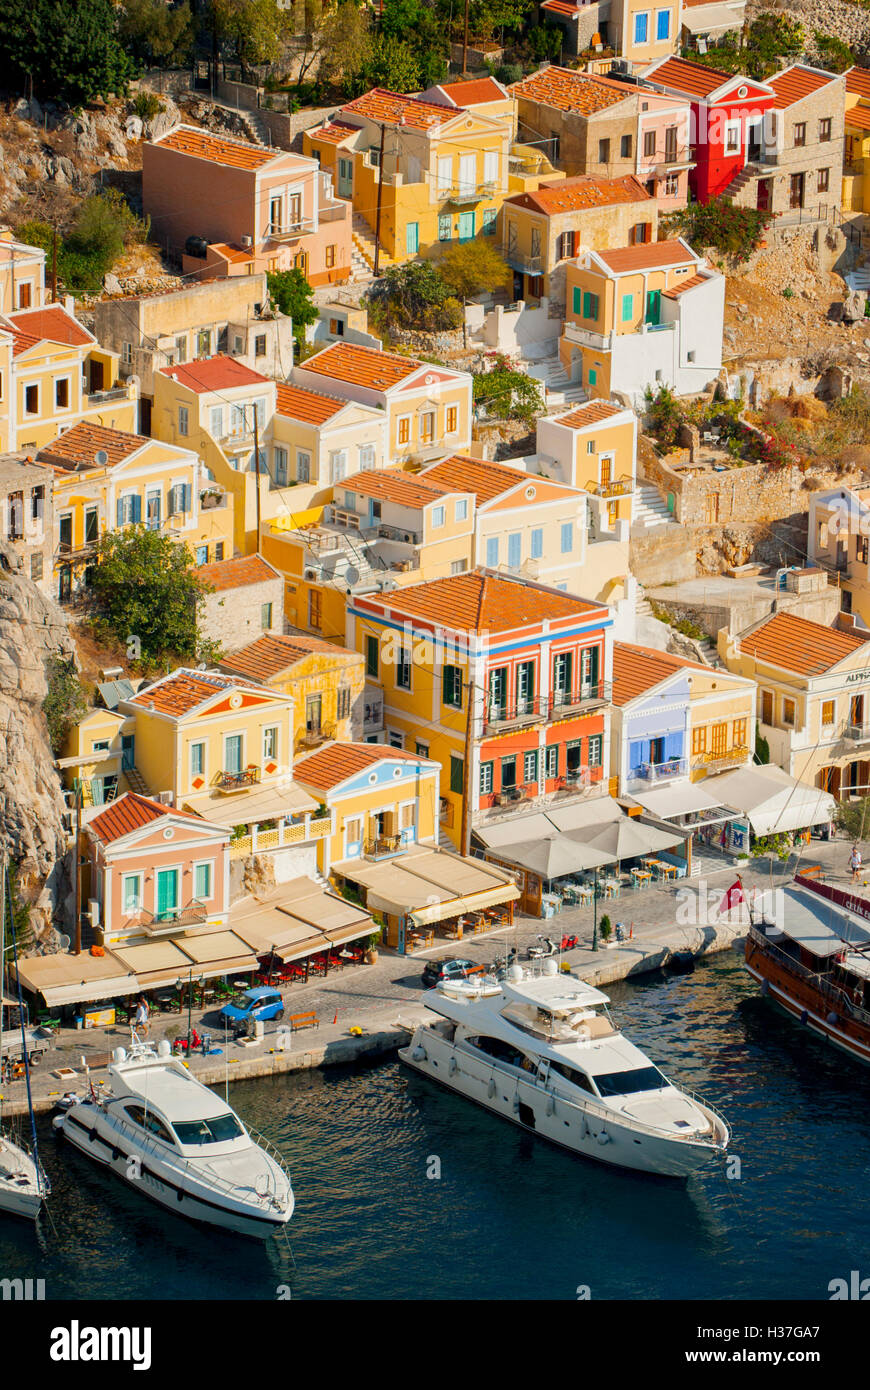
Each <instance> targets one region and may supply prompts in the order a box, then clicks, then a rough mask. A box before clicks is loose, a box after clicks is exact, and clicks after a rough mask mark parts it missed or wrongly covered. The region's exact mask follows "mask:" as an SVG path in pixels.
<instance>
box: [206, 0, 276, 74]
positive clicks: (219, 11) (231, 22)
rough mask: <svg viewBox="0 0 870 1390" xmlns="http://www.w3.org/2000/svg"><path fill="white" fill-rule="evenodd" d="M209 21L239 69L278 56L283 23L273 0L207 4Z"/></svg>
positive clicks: (226, 0) (228, 0)
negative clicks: (231, 51) (232, 52)
mask: <svg viewBox="0 0 870 1390" xmlns="http://www.w3.org/2000/svg"><path fill="white" fill-rule="evenodd" d="M210 19H211V26H212V30H213V33H214V35H215V36H216V38H217V39H218V40H224V41H227V42H229V43H231V44H232V45H233V47H234V48H235V50H236V53H237V55H238V58H239V61H240V63H241V64H242V66H243V67H253V66H255V65H256V64H258V63H271V62H274V61H275V59H276V58H277V57H278V56H279V53H280V42H279V33H280V32H281V30H282V29H283V27H284V19H283V17H282V13H281V11H280V10H279V9H278V5H277V3H276V0H211V15H210Z"/></svg>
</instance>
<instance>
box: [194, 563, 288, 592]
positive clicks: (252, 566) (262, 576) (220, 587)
mask: <svg viewBox="0 0 870 1390" xmlns="http://www.w3.org/2000/svg"><path fill="white" fill-rule="evenodd" d="M196 574H197V577H198V578H199V579H201V580H202V582H203V584H208V585H209V587H210V588H212V589H214V590H215V591H216V592H217V593H222V592H223V591H224V590H225V589H241V588H243V587H244V586H245V585H246V584H262V583H263V582H264V580H266V579H279V578H280V575H278V574H277V572H276V571H275V570H274V569H273V568H272V566H271V565H270V564H269V563H268V562H267V561H266V560H264V559H263V557H262V555H239V556H238V558H237V559H234V560H215V561H213V562H212V564H210V565H200V566H199V568H198V569H197V571H196Z"/></svg>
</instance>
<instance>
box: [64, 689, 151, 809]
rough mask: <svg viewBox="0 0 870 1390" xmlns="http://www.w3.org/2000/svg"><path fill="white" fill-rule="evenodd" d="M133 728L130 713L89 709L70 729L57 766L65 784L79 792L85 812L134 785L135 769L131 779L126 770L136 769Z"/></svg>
mask: <svg viewBox="0 0 870 1390" xmlns="http://www.w3.org/2000/svg"><path fill="white" fill-rule="evenodd" d="M134 731H135V720H134V719H133V718H132V717H131V716H129V715H125V714H121V713H119V711H118V710H109V709H100V708H95V709H90V710H88V712H87V714H85V715H84V717H83V718H82V719H81V720H80V721H79V723H78V724H76V725H74V726H73V728H72V729H70V731H69V733H68V735H67V738H66V741H65V743H64V748H63V755H62V756H61V757H60V758H58V760H57V767H58V769H59V770H60V772H61V776H62V779H63V783H64V786H65V787H67V788H69V789H70V790H71V791H74V792H77V793H80V795H81V805H82V809H83V811H84V812H85V813H86V812H87V808H88V807H91V806H103V805H105V803H106V802H108V801H113V800H114V799H115V797H116V796H117V795H118V794H119V792H121V791H125V790H129V789H130V788H131V787H132V784H133V782H134V781H135V780H136V774H135V771H133V775H132V779H128V777H127V773H128V772H130V771H132V769H133V762H132V758H131V751H132V748H133V734H134Z"/></svg>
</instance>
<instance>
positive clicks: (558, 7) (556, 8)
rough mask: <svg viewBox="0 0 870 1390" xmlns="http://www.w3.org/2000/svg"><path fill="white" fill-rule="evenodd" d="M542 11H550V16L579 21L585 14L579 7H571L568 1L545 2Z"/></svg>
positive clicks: (546, 0) (549, 0)
mask: <svg viewBox="0 0 870 1390" xmlns="http://www.w3.org/2000/svg"><path fill="white" fill-rule="evenodd" d="M541 9H542V10H549V12H550V14H561V15H564V16H565V18H566V19H577V18H579V16H580V15H581V14H582V13H583V11H582V9H581V8H580V6H579V5H570V4H568V3H566V0H544V3H543V5H542V6H541Z"/></svg>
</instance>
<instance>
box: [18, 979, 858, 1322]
mask: <svg viewBox="0 0 870 1390" xmlns="http://www.w3.org/2000/svg"><path fill="white" fill-rule="evenodd" d="M610 993H611V996H612V998H613V1003H614V1010H615V1013H616V1016H617V1018H618V1020H619V1022H620V1023H622V1024H623V1026H624V1027H625V1030H626V1032H627V1033H628V1035H629V1037H630V1038H632V1040H634V1041H636V1042H637V1043H638V1044H639V1045H640V1046H641V1047H643V1048H644V1049H645V1050H646V1051H648V1052H649V1053H650V1055H651V1056H652V1058H653V1059H654V1060H655V1061H656V1062H657V1063H659V1065H661V1066H662V1067H663V1068H664V1070H665V1071H666V1072H667V1073H668V1074H669V1075H670V1077H671V1078H672V1079H673V1080H674V1081H676V1082H677V1083H682V1084H684V1085H685V1086H687V1087H688V1088H689V1089H692V1090H696V1091H698V1092H699V1093H700V1094H702V1095H704V1096H706V1097H707V1098H708V1099H709V1100H711V1101H712V1102H713V1103H714V1104H715V1105H716V1106H717V1107H718V1108H719V1109H720V1110H721V1111H723V1113H724V1114H725V1115H726V1117H727V1118H728V1120H729V1121H730V1123H731V1125H732V1128H733V1140H732V1148H731V1152H732V1154H736V1155H737V1156H739V1158H740V1160H741V1177H740V1178H739V1180H731V1181H729V1180H728V1179H727V1178H726V1176H725V1169H724V1166H721V1165H715V1166H713V1167H711V1168H710V1169H709V1170H706V1171H705V1172H703V1173H702V1174H700V1175H698V1176H696V1177H695V1178H693V1179H692V1180H691V1181H690V1182H689V1183H687V1184H678V1183H673V1182H670V1181H667V1180H663V1179H654V1178H652V1179H651V1178H646V1177H643V1176H639V1175H632V1174H626V1173H621V1172H619V1171H617V1170H614V1169H609V1168H607V1167H605V1166H604V1165H599V1164H595V1163H591V1162H586V1161H583V1160H580V1159H577V1158H574V1157H572V1156H571V1155H570V1154H567V1153H563V1152H562V1151H561V1150H558V1149H555V1148H553V1147H550V1146H549V1145H547V1144H546V1143H545V1142H543V1141H541V1140H539V1139H536V1138H534V1137H533V1136H531V1135H528V1134H525V1133H523V1132H522V1131H520V1130H519V1129H517V1128H516V1127H515V1126H513V1125H510V1124H507V1123H505V1122H504V1121H502V1120H499V1119H498V1118H496V1117H495V1116H490V1115H489V1114H487V1113H486V1112H484V1111H482V1110H480V1109H478V1108H477V1107H475V1106H473V1105H471V1104H470V1103H469V1102H467V1101H464V1100H462V1099H461V1098H460V1097H458V1096H454V1095H452V1094H450V1093H449V1092H447V1091H444V1090H441V1089H440V1088H438V1087H436V1086H435V1085H433V1084H430V1083H429V1082H427V1081H425V1080H424V1079H422V1078H420V1077H417V1076H415V1075H412V1074H410V1073H408V1072H407V1071H406V1070H405V1069H404V1068H403V1067H402V1066H401V1064H400V1063H399V1062H398V1061H397V1060H394V1059H391V1060H387V1061H383V1062H380V1063H377V1064H372V1065H368V1066H357V1067H353V1068H342V1069H336V1070H330V1071H325V1072H308V1073H304V1074H298V1075H296V1076H287V1077H278V1078H275V1079H270V1080H264V1081H257V1082H247V1083H243V1084H239V1085H237V1086H236V1087H235V1088H233V1090H232V1091H231V1101H232V1104H233V1105H234V1106H235V1108H236V1109H237V1110H238V1111H239V1113H240V1114H241V1115H242V1116H243V1117H244V1118H246V1119H248V1120H249V1121H250V1122H251V1123H252V1124H253V1125H255V1126H256V1127H257V1128H258V1129H260V1130H262V1131H263V1132H264V1133H265V1134H267V1135H268V1137H269V1138H271V1139H272V1140H273V1141H274V1142H275V1143H276V1144H277V1145H278V1147H279V1148H280V1149H281V1151H282V1152H283V1154H284V1156H285V1157H286V1159H287V1161H288V1163H289V1165H290V1168H291V1171H292V1175H293V1181H294V1187H295V1190H296V1203H297V1205H296V1212H295V1215H294V1217H293V1220H292V1221H291V1223H290V1226H289V1227H288V1234H287V1239H286V1240H284V1239H283V1238H278V1239H275V1240H272V1241H269V1242H268V1243H264V1244H262V1245H261V1244H258V1243H254V1242H249V1241H245V1240H242V1239H238V1238H236V1237H232V1236H223V1235H221V1234H220V1233H219V1232H217V1231H214V1230H206V1229H204V1228H201V1227H197V1226H194V1225H192V1224H189V1223H187V1222H186V1221H184V1220H183V1219H182V1218H180V1217H176V1216H174V1215H172V1214H169V1213H164V1211H163V1210H162V1209H161V1208H160V1207H158V1206H156V1205H155V1204H153V1203H151V1202H148V1201H146V1200H144V1199H142V1198H139V1197H138V1196H137V1195H136V1194H135V1193H133V1192H131V1191H129V1190H128V1189H126V1188H125V1187H124V1186H123V1184H122V1183H121V1182H119V1181H118V1180H117V1179H114V1178H108V1177H106V1176H105V1175H104V1174H103V1172H102V1171H101V1170H100V1169H98V1168H97V1167H96V1166H95V1165H93V1164H91V1163H89V1162H88V1160H87V1159H86V1158H85V1157H84V1156H82V1155H80V1154H78V1153H76V1152H73V1151H71V1150H70V1149H69V1148H68V1147H65V1146H64V1145H63V1144H62V1143H58V1142H57V1141H56V1140H55V1139H54V1137H53V1135H52V1133H51V1129H50V1125H49V1123H48V1121H47V1120H45V1121H43V1122H41V1124H40V1134H41V1138H42V1143H43V1150H44V1154H43V1157H44V1161H45V1162H46V1166H47V1167H48V1168H49V1171H50V1174H51V1178H52V1182H53V1184H54V1192H53V1196H52V1200H51V1212H52V1221H45V1222H44V1223H43V1224H42V1226H41V1229H40V1230H38V1231H32V1230H31V1229H30V1227H29V1226H27V1225H25V1224H22V1223H18V1222H12V1221H9V1220H4V1219H3V1218H0V1277H7V1278H12V1277H15V1276H20V1277H28V1276H29V1277H32V1278H42V1279H44V1280H45V1285H46V1287H45V1293H46V1298H48V1299H55V1298H63V1299H69V1298H110V1299H125V1298H161V1299H173V1300H177V1299H185V1298H199V1299H203V1298H209V1299H221V1298H232V1299H238V1298H242V1299H275V1298H277V1297H279V1296H283V1297H286V1296H287V1294H288V1292H289V1293H290V1294H292V1297H293V1298H294V1299H296V1298H302V1299H313V1298H316V1299H373V1298H380V1299H401V1298H411V1299H437V1298H439V1297H451V1298H464V1299H472V1300H473V1299H477V1298H528V1299H539V1298H555V1299H560V1298H562V1299H569V1300H570V1299H575V1298H576V1297H577V1290H578V1287H580V1286H584V1285H585V1286H588V1287H589V1289H590V1292H591V1296H592V1297H593V1299H598V1298H604V1299H611V1298H649V1299H653V1298H655V1299H668V1298H704V1299H759V1298H760V1299H767V1298H784V1299H807V1298H809V1299H827V1298H828V1296H829V1295H828V1284H829V1282H830V1281H831V1280H832V1279H834V1278H837V1277H839V1276H844V1277H847V1276H848V1273H849V1271H850V1270H852V1269H861V1268H862V1266H863V1265H866V1266H868V1269H867V1270H865V1273H867V1272H870V1211H868V1209H867V1207H866V1205H865V1204H864V1203H863V1202H862V1201H861V1200H860V1199H861V1195H862V1193H863V1191H864V1185H865V1182H866V1171H867V1156H868V1153H870V1107H868V1100H870V1071H865V1070H864V1069H861V1068H858V1067H857V1066H855V1065H853V1064H852V1063H850V1062H849V1061H848V1060H847V1059H846V1058H844V1057H841V1056H839V1055H838V1054H837V1053H835V1052H834V1051H832V1050H829V1049H826V1048H825V1047H824V1046H823V1045H822V1044H820V1043H818V1042H816V1041H815V1040H814V1039H812V1038H810V1037H809V1036H808V1035H806V1034H804V1033H802V1032H801V1031H800V1030H799V1029H798V1028H797V1027H796V1026H795V1025H793V1024H791V1023H790V1022H788V1021H787V1020H785V1019H782V1018H780V1017H779V1016H778V1015H777V1014H775V1013H774V1012H773V1011H772V1010H771V1008H770V1006H769V1005H767V1004H765V1003H762V1001H761V1000H760V999H759V998H758V997H757V993H756V987H755V985H754V983H753V982H752V981H751V980H750V979H749V977H748V976H747V975H746V974H745V972H744V971H743V969H742V968H741V964H740V960H739V958H738V957H737V956H736V955H730V954H729V955H727V956H723V957H719V958H716V959H714V961H713V962H712V963H711V964H709V965H705V966H704V967H703V968H702V969H700V970H698V971H697V972H696V973H695V974H694V975H691V976H679V977H672V978H668V977H664V976H658V977H650V978H649V979H648V980H647V981H646V982H645V983H641V984H636V985H628V984H621V985H618V986H613V987H612V988H611V991H610ZM433 1158H437V1159H438V1160H440V1171H441V1176H440V1178H436V1179H433V1178H429V1177H427V1171H432V1170H433V1169H434V1168H435V1167H436V1165H435V1164H434V1163H433V1162H432V1159H433ZM52 1223H53V1224H52Z"/></svg>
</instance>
